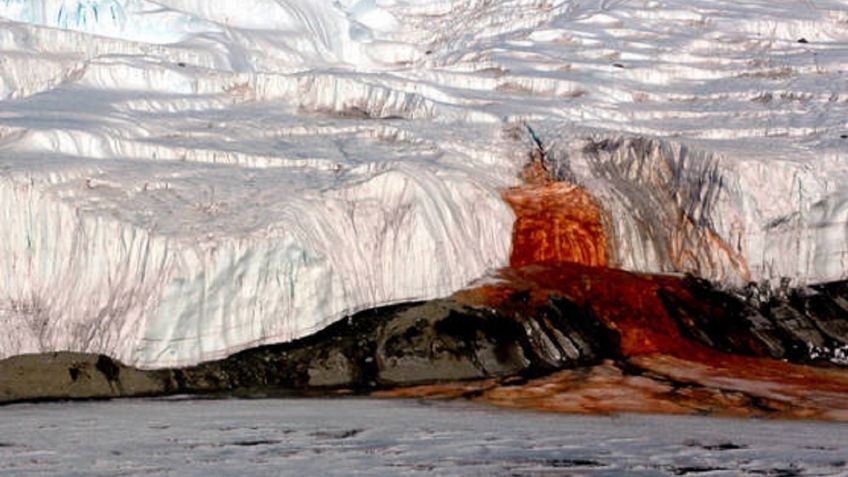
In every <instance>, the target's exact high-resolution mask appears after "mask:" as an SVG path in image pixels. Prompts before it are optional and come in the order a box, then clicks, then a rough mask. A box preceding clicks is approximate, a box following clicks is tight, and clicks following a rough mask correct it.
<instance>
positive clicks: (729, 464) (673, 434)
mask: <svg viewBox="0 0 848 477" xmlns="http://www.w3.org/2000/svg"><path fill="white" fill-rule="evenodd" d="M846 460H848V426H845V425H843V424H830V423H817V422H774V421H753V420H747V421H742V420H729V419H715V418H701V417H669V416H648V415H626V416H619V417H603V416H573V415H558V414H543V413H533V412H514V411H503V410H499V409H496V408H490V407H483V406H478V405H475V404H471V403H467V402H417V401H379V400H371V399H334V400H328V399H273V400H182V399H167V400H124V401H112V402H88V403H59V404H39V405H31V404H26V405H15V406H8V407H3V408H0V474H1V475H4V476H7V475H9V476H11V475H26V476H37V475H87V476H91V475H110V476H111V475H201V476H204V477H209V476H213V475H241V476H246V475H487V476H489V475H546V476H547V475H558V476H559V475H598V476H600V475H623V474H626V475H645V476H648V475H709V476H718V475H727V476H730V475H771V476H794V475H804V476H806V475H848V466H846Z"/></svg>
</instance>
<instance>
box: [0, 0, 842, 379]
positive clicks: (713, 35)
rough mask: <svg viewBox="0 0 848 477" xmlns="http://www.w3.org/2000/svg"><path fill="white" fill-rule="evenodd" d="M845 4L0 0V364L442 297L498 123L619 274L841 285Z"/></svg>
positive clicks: (128, 355) (292, 334)
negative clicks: (547, 176) (557, 173)
mask: <svg viewBox="0 0 848 477" xmlns="http://www.w3.org/2000/svg"><path fill="white" fill-rule="evenodd" d="M95 10H96V12H95ZM104 12H105V13H104ZM846 21H848V16H846V13H845V8H844V4H843V2H840V1H837V0H817V1H816V2H773V1H765V0H757V1H751V2H736V3H732V4H728V3H722V4H720V5H717V4H716V2H713V1H707V0H698V1H685V2H684V1H682V0H665V1H651V2H645V1H640V0H625V1H620V2H608V1H600V0H597V1H595V0H592V1H581V2H576V1H562V2H546V1H539V0H504V1H499V2H491V1H484V0H440V1H435V0H433V1H429V0H415V1H413V0H340V1H330V0H316V1H313V0H274V1H272V0H250V1H241V2H226V1H220V2H211V1H200V0H160V1H152V0H98V1H93V0H85V1H83V0H77V1H71V0H43V1H42V0H39V1H35V0H0V198H2V202H0V214H2V215H0V237H2V240H0V336H2V339H0V356H8V355H11V354H17V353H22V352H33V351H46V350H54V349H71V350H80V351H90V352H105V353H108V354H110V355H113V356H116V357H119V358H121V359H123V360H125V361H127V362H129V363H132V364H138V365H142V366H146V367H158V366H166V365H177V364H190V363H194V362H197V361H200V360H205V359H211V358H215V357H220V356H223V355H225V354H228V353H231V352H234V351H236V350H239V349H243V348H245V347H247V346H253V345H256V344H259V343H271V342H279V341H285V340H290V339H293V338H296V337H299V336H303V335H305V334H308V333H310V332H312V331H314V330H316V329H319V328H320V327H322V326H325V325H326V324H328V323H330V322H331V321H333V320H335V319H338V318H339V317H341V316H343V315H344V314H347V313H350V312H352V311H355V310H359V309H362V308H368V307H374V306H378V305H381V304H386V303H392V302H396V301H402V300H412V299H424V298H431V297H435V296H439V295H444V294H448V293H450V292H452V291H455V290H456V289H458V288H461V287H463V286H465V285H466V284H467V283H469V282H470V281H472V280H474V279H476V278H479V277H481V276H483V275H485V274H486V273H488V272H489V271H491V270H492V269H493V268H496V267H499V266H502V265H504V264H506V263H507V260H508V255H509V249H510V233H511V224H512V221H513V216H512V213H511V211H510V210H509V208H508V207H507V206H506V205H505V204H504V203H503V201H502V200H501V199H500V197H499V191H500V190H501V189H503V188H504V187H510V186H514V185H515V184H516V183H517V172H518V171H519V169H520V167H521V165H522V163H523V161H525V160H526V158H527V157H528V154H529V151H530V150H531V148H532V147H533V142H532V141H531V139H530V137H529V134H528V133H527V128H526V127H525V126H530V127H531V128H532V129H533V130H535V131H536V132H537V134H538V137H539V138H541V139H542V140H543V142H544V143H545V147H546V148H547V152H548V155H549V157H550V158H553V159H555V160H557V161H564V162H563V163H564V164H567V166H568V169H569V172H568V174H565V175H564V176H563V177H568V178H569V179H572V180H576V181H578V182H579V183H581V184H582V185H584V186H586V187H587V188H588V189H589V190H590V191H591V192H592V193H593V194H594V195H595V197H596V199H597V200H598V202H599V203H600V204H601V205H602V207H603V208H604V211H605V214H606V215H607V218H608V224H610V226H609V229H610V230H609V231H608V232H609V233H610V235H611V237H610V243H612V244H614V250H613V256H614V257H615V258H616V260H617V264H618V265H619V266H622V267H625V268H629V269H633V270H641V271H652V272H657V271H659V272H669V271H672V272H681V271H688V272H692V273H696V274H700V275H702V276H706V277H710V278H713V279H716V280H721V281H724V282H728V283H741V282H743V281H746V280H749V279H753V280H761V279H770V278H778V277H782V276H790V277H792V278H793V279H794V280H795V281H796V282H799V283H805V282H811V281H824V280H836V279H841V278H845V277H846V274H848V261H847V260H846V246H845V245H846V220H848V216H846V209H848V206H846V203H848V202H846V197H848V192H846V186H845V184H848V166H846V147H848V141H847V140H846V139H844V138H843V137H842V135H844V134H846V127H848V123H846V119H845V118H848V93H846V91H848V88H846V87H845V84H846V83H845V73H844V72H845V71H846V69H847V68H848V46H846V45H848V43H846V42H848V31H846V28H845V24H846ZM801 40H803V41H801ZM516 131H518V133H516ZM604 141H607V143H606V146H603V147H599V144H602V143H603V142H604ZM589 146H591V147H589Z"/></svg>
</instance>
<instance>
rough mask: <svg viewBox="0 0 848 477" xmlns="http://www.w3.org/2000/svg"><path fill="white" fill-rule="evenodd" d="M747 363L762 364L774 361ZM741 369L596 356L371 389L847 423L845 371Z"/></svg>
mask: <svg viewBox="0 0 848 477" xmlns="http://www.w3.org/2000/svg"><path fill="white" fill-rule="evenodd" d="M760 361H762V362H757V363H748V364H755V365H761V366H764V367H766V368H769V367H771V366H776V368H775V369H774V370H778V369H781V366H780V364H786V363H779V362H769V361H768V360H760ZM740 371H742V370H741V369H738V368H733V369H719V368H712V367H710V366H708V365H704V364H703V363H699V362H694V361H686V360H680V359H678V358H674V357H670V356H667V355H651V356H646V357H642V358H640V359H638V360H631V361H630V362H627V363H615V362H612V361H607V362H604V363H603V364H601V365H598V366H594V367H591V368H583V369H576V370H566V371H560V372H557V373H554V374H551V375H549V376H545V377H542V378H538V379H533V380H529V381H525V382H521V383H515V382H512V383H510V382H495V381H494V380H481V381H473V382H465V383H444V384H435V385H428V386H418V387H413V388H405V389H399V390H392V391H384V392H381V393H377V394H375V395H376V396H377V397H407V398H409V397H417V398H427V399H456V398H466V399H471V400H474V401H477V402H483V403H488V404H493V405H496V406H500V407H506V408H510V409H527V410H538V411H550V412H569V413H578V414H616V413H624V412H628V413H652V414H657V413H658V414H707V415H712V416H721V417H767V418H780V419H818V420H829V421H841V422H846V421H848V376H846V373H844V372H839V371H834V370H827V369H819V368H812V367H809V366H793V365H790V366H788V367H787V368H786V369H783V371H788V372H791V373H794V374H795V378H794V379H796V380H798V379H813V380H814V381H815V383H814V384H808V385H804V384H802V383H799V382H793V379H791V378H790V379H782V378H775V377H772V378H771V379H770V380H768V381H762V380H758V379H755V378H753V377H750V376H743V375H744V374H747V373H745V372H741V373H740Z"/></svg>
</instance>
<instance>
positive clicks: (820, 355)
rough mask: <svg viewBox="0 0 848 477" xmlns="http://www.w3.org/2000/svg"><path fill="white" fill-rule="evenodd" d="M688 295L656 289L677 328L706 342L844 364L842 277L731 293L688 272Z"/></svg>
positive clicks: (847, 288)
mask: <svg viewBox="0 0 848 477" xmlns="http://www.w3.org/2000/svg"><path fill="white" fill-rule="evenodd" d="M683 283H684V286H685V288H686V290H687V291H688V292H689V293H691V295H692V296H691V298H686V297H680V296H676V295H674V294H673V293H670V292H668V291H665V290H660V291H659V292H658V294H659V296H660V299H661V300H662V301H663V303H664V305H665V307H666V309H667V310H668V312H669V315H670V316H671V317H672V318H674V320H675V321H676V322H677V325H678V326H679V328H680V330H681V333H682V334H683V335H684V336H686V337H687V338H690V339H693V340H695V341H698V342H700V343H701V344H704V345H706V346H708V347H711V348H714V349H718V350H721V351H726V352H729V353H740V354H744V355H748V356H760V357H770V358H776V359H785V360H788V361H791V362H794V363H808V364H825V363H827V364H831V365H838V366H848V284H846V283H848V282H837V283H830V284H823V285H817V286H812V287H806V288H799V289H792V290H790V289H785V290H783V291H779V293H767V294H761V293H757V294H756V295H753V296H752V293H750V290H757V288H755V287H749V288H748V289H747V290H748V291H749V292H748V293H745V292H744V291H743V292H738V293H733V292H730V291H726V290H721V289H718V288H716V287H715V286H714V285H712V284H711V283H710V282H708V281H706V280H702V279H697V278H694V277H687V278H686V279H684V282H683Z"/></svg>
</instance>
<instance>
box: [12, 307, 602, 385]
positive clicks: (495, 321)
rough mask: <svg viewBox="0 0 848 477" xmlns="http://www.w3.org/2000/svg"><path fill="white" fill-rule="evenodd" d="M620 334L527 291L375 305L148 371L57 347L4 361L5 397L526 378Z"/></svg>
mask: <svg viewBox="0 0 848 477" xmlns="http://www.w3.org/2000/svg"><path fill="white" fill-rule="evenodd" d="M617 348H618V347H617V344H616V336H615V334H614V333H611V332H610V331H608V330H607V329H606V327H604V326H603V325H602V324H601V323H600V322H598V320H596V319H595V318H594V317H593V316H592V313H591V311H589V310H587V309H584V308H582V307H579V306H577V305H575V304H574V303H572V302H570V301H569V300H567V299H565V298H562V297H551V299H550V300H549V301H548V303H546V304H544V305H542V306H535V305H534V306H529V305H528V304H527V303H526V297H525V296H523V295H522V294H520V293H517V294H515V295H514V296H511V297H509V298H508V299H507V300H506V302H505V304H504V306H502V307H500V308H499V309H497V310H494V309H488V308H480V307H470V306H466V305H462V304H460V303H458V302H456V301H454V300H452V299H444V300H434V301H430V302H423V303H413V304H403V305H396V306H390V307H385V308H379V309H374V310H368V311H364V312H361V313H358V314H356V315H354V316H351V317H349V318H347V319H344V320H341V321H339V322H337V323H335V324H333V325H331V326H329V327H328V328H326V329H324V330H322V331H320V332H319V333H317V334H315V335H312V336H310V337H308V338H305V339H301V340H298V341H295V342H292V343H286V344H280V345H272V346H263V347H259V348H254V349H250V350H246V351H243V352H240V353H237V354H235V355H233V356H230V357H228V358H226V359H223V360H220V361H213V362H208V363H203V364H201V365H198V366H194V367H191V368H184V369H174V370H160V371H143V370H138V369H134V368H130V367H127V366H124V365H122V364H120V363H117V362H115V361H113V360H111V359H109V358H108V357H105V356H91V355H83V354H76V353H51V354H46V355H30V356H19V357H16V358H12V359H8V360H4V361H0V376H2V377H3V379H2V380H0V402H12V401H21V400H43V399H77V398H110V397H123V396H145V395H166V394H175V393H235V394H238V395H245V396H252V395H255V396H262V395H269V394H274V393H281V392H302V391H308V390H319V389H320V390H331V389H344V390H348V391H354V392H358V391H359V392H361V391H368V390H373V389H379V388H387V387H394V386H404V385H412V384H422V383H429V382H436V381H445V380H467V379H480V378H489V377H500V376H512V375H524V376H528V377H531V376H539V375H544V374H547V373H550V372H552V371H555V370H558V369H563V368H573V367H578V366H585V365H591V364H595V363H598V362H600V361H601V360H602V359H603V358H604V357H609V356H610V355H611V354H615V350H616V349H617Z"/></svg>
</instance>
